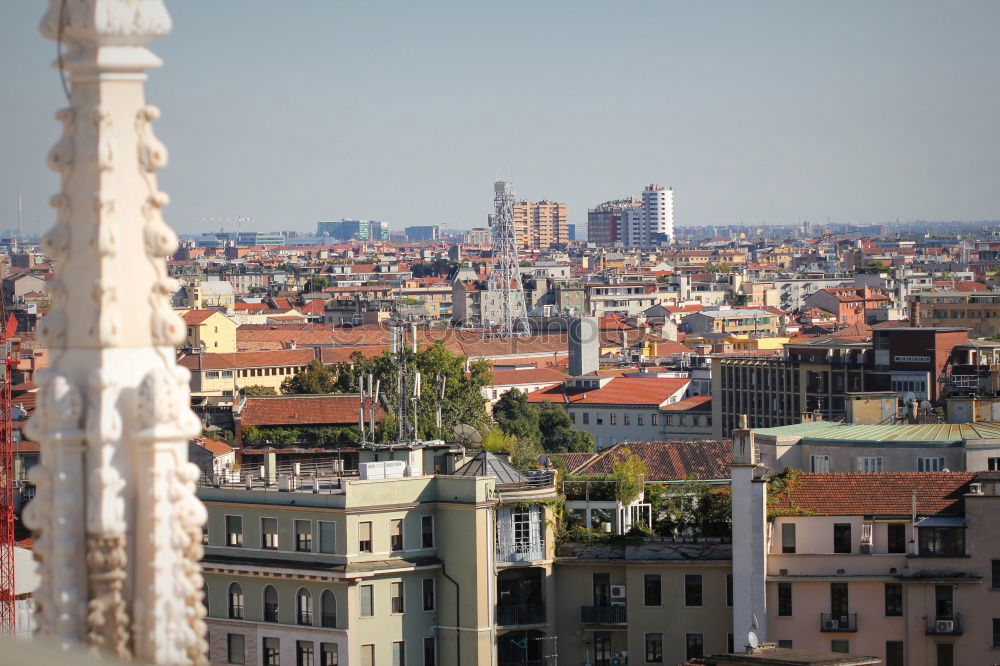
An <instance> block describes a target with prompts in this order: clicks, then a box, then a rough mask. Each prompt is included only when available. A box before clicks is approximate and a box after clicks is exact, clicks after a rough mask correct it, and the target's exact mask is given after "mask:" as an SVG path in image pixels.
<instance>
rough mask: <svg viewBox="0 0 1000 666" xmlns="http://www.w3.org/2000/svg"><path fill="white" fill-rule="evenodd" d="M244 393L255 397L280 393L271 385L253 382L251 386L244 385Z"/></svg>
mask: <svg viewBox="0 0 1000 666" xmlns="http://www.w3.org/2000/svg"><path fill="white" fill-rule="evenodd" d="M243 395H245V396H248V397H253V396H256V395H278V392H277V391H275V390H274V389H273V388H271V387H270V386H262V385H261V384H251V385H250V386H244V387H243Z"/></svg>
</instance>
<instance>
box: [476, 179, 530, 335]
mask: <svg viewBox="0 0 1000 666" xmlns="http://www.w3.org/2000/svg"><path fill="white" fill-rule="evenodd" d="M493 191H494V199H493V200H494V203H495V205H496V212H495V214H494V215H493V218H492V219H491V220H490V225H491V226H492V227H493V241H492V249H493V269H492V270H491V271H490V277H489V281H488V284H487V294H488V298H489V302H490V303H491V304H494V305H495V306H496V307H495V310H493V312H492V314H495V315H496V316H497V318H498V321H495V322H494V321H491V320H489V319H487V316H486V315H487V312H488V311H487V310H486V309H485V308H484V311H483V314H482V317H483V337H494V338H514V337H521V336H525V335H528V310H527V307H526V305H525V302H524V285H523V284H522V283H521V269H520V266H518V263H517V235H516V233H515V231H514V188H513V187H512V186H511V184H510V183H508V182H507V181H505V180H498V181H496V182H495V183H494V184H493Z"/></svg>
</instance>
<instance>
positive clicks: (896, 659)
mask: <svg viewBox="0 0 1000 666" xmlns="http://www.w3.org/2000/svg"><path fill="white" fill-rule="evenodd" d="M885 666H906V665H905V663H904V662H903V641H886V642H885Z"/></svg>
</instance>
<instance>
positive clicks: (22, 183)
mask: <svg viewBox="0 0 1000 666" xmlns="http://www.w3.org/2000/svg"><path fill="white" fill-rule="evenodd" d="M168 8H169V10H170V11H171V13H172V15H173V19H174V24H175V28H174V30H173V32H172V34H171V35H169V36H168V37H167V38H166V39H164V40H161V41H158V42H157V43H156V44H155V45H153V50H154V51H155V52H156V53H157V54H158V55H159V56H161V57H162V58H163V59H164V61H165V62H166V63H167V64H166V66H165V67H164V68H163V69H162V70H159V71H157V72H156V76H154V77H152V78H151V80H150V82H149V85H148V88H149V90H148V101H149V102H150V103H151V104H155V105H157V106H158V107H159V108H160V109H161V111H162V112H163V116H162V118H161V119H160V121H159V123H158V128H159V131H160V133H161V135H162V136H163V138H164V141H165V143H166V144H167V145H168V146H170V150H171V155H170V162H169V164H168V166H167V168H166V169H165V170H164V171H163V173H162V183H163V189H164V191H166V192H167V193H168V194H169V195H170V196H171V205H170V206H169V207H168V208H167V209H166V217H167V219H168V221H169V222H170V223H171V224H172V225H173V226H174V227H175V228H177V229H178V231H180V232H181V233H197V232H200V231H214V230H216V229H217V228H218V227H219V226H223V225H220V224H213V225H212V226H211V227H206V226H205V225H204V224H203V223H199V222H195V221H194V220H195V218H202V217H228V216H236V215H242V216H248V217H253V218H254V222H253V223H251V224H250V225H248V226H245V227H244V228H245V229H247V230H258V231H269V230H276V229H296V230H302V231H308V230H309V229H310V228H313V227H314V226H315V223H316V221H317V220H338V219H341V218H347V219H359V218H360V219H376V220H386V221H388V222H389V224H390V227H391V228H392V229H394V230H401V229H403V228H404V227H406V226H413V225H429V224H446V225H448V228H463V229H468V228H472V227H480V226H484V225H485V223H486V216H487V215H488V213H489V211H490V207H491V196H490V184H491V182H492V180H493V179H494V178H495V177H496V176H497V175H498V173H499V174H500V175H503V176H504V177H509V178H510V179H511V180H512V182H513V184H514V187H515V190H516V192H517V194H518V198H519V199H520V198H524V199H527V200H529V201H538V200H542V199H549V200H553V201H559V202H565V203H567V205H568V210H569V222H570V223H571V224H575V225H576V226H577V228H578V229H582V228H584V227H585V226H586V211H587V209H588V208H590V207H593V206H595V205H597V204H599V203H600V202H602V201H606V200H609V199H615V198H619V197H622V196H629V195H633V194H638V193H640V192H641V191H642V188H643V187H644V186H645V185H648V184H649V183H658V184H661V185H664V186H667V187H672V188H673V189H674V190H675V192H676V194H677V203H676V206H677V210H676V216H677V219H676V224H677V226H678V227H683V226H693V225H694V226H697V225H710V224H718V225H726V224H738V223H741V222H743V223H746V224H760V223H761V222H763V223H767V224H774V225H779V224H795V223H798V222H801V221H802V220H810V221H813V222H825V220H826V219H827V218H828V217H829V218H830V219H831V220H832V221H834V222H887V221H891V220H896V219H900V220H913V219H947V220H952V219H962V220H980V219H995V218H996V217H998V212H997V206H996V203H995V195H994V191H993V190H994V183H995V177H994V174H995V173H996V172H997V170H998V167H1000V158H998V156H997V155H998V153H997V151H995V150H991V147H992V146H995V145H996V143H997V142H998V140H1000V128H997V127H996V125H995V123H993V122H992V120H991V115H990V110H991V109H993V108H996V106H997V102H998V101H1000V88H998V86H997V84H996V83H995V79H994V77H993V76H992V72H991V70H990V67H991V64H992V63H993V62H996V60H997V56H998V55H1000V45H997V44H996V43H995V42H993V41H992V40H991V38H990V34H989V30H990V28H989V26H992V25H995V24H996V23H997V19H998V18H1000V6H997V5H995V4H993V3H963V4H962V5H961V12H956V11H954V7H950V6H943V5H937V4H932V3H891V2H887V3H879V4H878V5H875V6H869V5H866V4H863V3H849V4H838V5H837V6H832V5H829V6H828V5H820V4H814V5H797V6H795V7H792V8H789V7H787V6H782V5H780V4H778V3H757V4H755V5H754V7H753V8H752V9H751V8H746V7H738V6H735V5H725V4H719V3H704V4H700V5H698V6H681V5H670V6H666V5H652V4H644V3H633V4H629V5H627V8H626V10H625V11H622V10H620V9H618V8H611V7H607V6H602V5H597V4H584V5H582V6H575V7H574V10H575V11H574V12H573V13H569V12H567V11H566V10H565V8H561V7H558V6H557V5H549V6H540V7H538V6H529V5H527V4H525V3H512V4H511V3H508V5H507V9H506V11H504V12H496V13H487V12H486V11H485V10H483V9H480V8H476V7H469V6H465V5H463V4H459V3H435V4H432V5H426V6H424V5H422V6H420V7H415V6H407V5H405V4H399V3H394V4H392V9H391V11H392V12H394V14H395V15H396V17H397V19H398V20H394V21H392V22H388V23H386V22H384V21H382V20H381V19H382V16H383V12H382V11H375V10H373V9H371V8H369V7H365V6H352V5H347V4H333V3H330V4H327V3H322V4H320V3H304V4H300V5H297V6H296V7H295V8H294V11H288V9H287V7H282V8H280V9H279V6H278V5H271V4H269V3H262V2H244V3H241V4H240V5H239V11H237V8H236V5H229V4H225V3H216V4H213V5H211V6H206V5H204V4H202V3H193V2H183V1H175V2H169V3H168ZM722 10H725V11H722ZM8 19H9V20H7V21H5V22H4V25H3V26H2V27H0V30H2V31H3V33H0V34H2V35H3V40H2V43H3V46H2V47H0V48H2V49H3V53H4V55H5V56H6V57H4V58H2V59H0V60H2V63H0V68H2V69H0V71H2V72H3V73H4V76H5V79H6V80H7V81H8V86H9V88H10V91H11V95H10V96H11V99H16V100H17V104H11V105H8V106H7V107H6V108H5V110H4V111H2V112H0V113H2V117H3V118H4V120H5V125H6V127H7V132H6V137H7V140H6V141H5V145H6V148H7V157H8V159H7V160H5V166H4V167H3V171H0V227H13V226H14V225H15V223H16V215H17V197H18V196H19V195H20V196H22V197H23V202H24V204H23V223H24V229H25V231H26V232H27V233H32V232H37V231H40V230H45V229H47V228H48V227H49V226H51V223H52V220H53V219H54V215H53V211H52V210H51V209H50V208H49V206H48V204H47V201H48V198H49V197H50V196H51V195H52V194H53V193H54V192H55V191H56V182H57V181H56V177H55V175H54V174H52V173H51V172H49V171H48V170H47V169H46V168H45V166H44V164H43V160H42V159H40V158H39V155H44V154H45V152H46V151H47V150H48V148H49V147H50V146H51V145H52V143H53V142H54V141H55V139H56V138H57V136H58V133H59V127H58V123H57V122H55V121H54V120H53V119H52V117H51V114H50V109H53V108H57V107H58V106H60V105H61V104H60V102H61V100H60V97H61V91H60V88H59V86H58V76H57V74H56V72H55V71H54V70H48V65H49V64H50V63H51V61H52V60H53V59H54V49H53V48H52V45H51V44H48V43H46V42H45V41H44V40H40V39H38V36H37V23H38V12H37V7H36V6H35V5H33V4H30V3H24V4H19V5H12V6H11V7H10V8H8ZM285 35H288V36H289V37H285ZM292 35H295V36H296V37H294V38H293V37H291V36H292ZM615 35H617V37H616V36H615ZM610 44H613V48H611V47H610V46H605V45H610ZM257 45H266V46H265V47H258V46H257ZM930 45H932V47H931V46H930ZM595 46H596V47H597V48H595ZM15 56H16V57H15ZM39 71H48V72H49V73H48V75H47V76H38V74H37V72H39ZM63 104H64V102H63Z"/></svg>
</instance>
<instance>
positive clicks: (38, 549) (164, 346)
mask: <svg viewBox="0 0 1000 666" xmlns="http://www.w3.org/2000/svg"><path fill="white" fill-rule="evenodd" d="M169 30H170V17H169V16H168V14H167V11H166V9H165V8H164V6H163V3H162V1H161V0H50V5H49V9H48V12H47V13H46V14H45V17H44V18H43V19H42V24H41V31H42V34H44V35H45V36H46V37H48V38H50V39H53V40H57V41H59V42H61V44H62V46H61V52H62V58H61V59H62V66H63V69H64V71H65V74H66V79H67V81H66V82H67V85H68V87H69V96H70V102H69V106H68V107H67V108H64V109H62V110H60V111H59V112H58V113H57V114H56V118H57V119H58V120H59V121H61V122H62V126H63V135H62V138H61V139H60V140H59V141H58V142H57V143H56V145H55V146H54V147H53V148H52V151H51V152H50V153H49V157H48V162H49V166H50V167H51V168H52V169H53V170H55V171H56V172H58V173H59V176H60V185H61V189H60V191H59V192H58V193H57V194H56V195H55V196H53V197H52V205H53V207H54V208H55V209H56V214H57V220H56V224H55V226H54V227H53V228H52V229H51V230H50V231H49V232H48V234H47V235H46V236H45V239H44V248H45V250H46V252H48V253H49V254H50V256H52V258H53V259H54V261H55V265H56V279H54V280H52V281H50V282H49V296H50V297H51V299H52V309H51V312H50V314H49V315H48V316H47V317H46V318H45V319H44V320H43V322H42V323H41V325H40V326H39V336H40V337H41V339H42V341H43V343H44V344H46V345H47V346H48V347H49V349H50V357H51V366H50V367H49V368H48V369H47V370H45V371H43V372H42V373H39V384H40V390H39V398H38V403H37V408H36V413H35V415H34V417H33V418H32V420H31V423H30V426H29V427H30V430H29V434H30V435H31V436H32V437H33V438H35V439H37V440H38V441H39V442H40V443H41V449H42V459H41V464H40V465H39V466H37V467H35V468H34V469H33V470H32V472H31V475H32V480H33V481H34V482H35V484H36V486H37V495H36V496H35V498H34V500H32V502H31V503H30V504H29V506H28V508H27V510H26V511H25V522H26V523H27V524H28V526H29V527H31V528H32V529H33V530H34V531H35V533H36V542H35V556H36V558H37V559H38V560H39V563H40V568H41V570H40V573H41V577H42V583H41V586H40V588H39V589H38V590H37V592H36V593H35V600H36V602H37V604H38V618H37V620H38V634H37V636H36V638H37V639H41V640H45V641H47V642H50V643H55V644H58V645H61V646H63V647H64V648H72V647H74V646H78V645H80V644H89V645H93V646H96V647H98V648H100V649H101V650H105V651H107V652H108V653H110V654H115V655H118V656H120V657H123V658H128V657H132V658H135V659H137V660H142V661H145V662H148V663H153V664H197V663H204V662H205V652H206V647H207V646H206V645H205V640H204V636H205V625H204V622H203V617H204V615H205V611H204V606H203V605H202V580H201V571H200V568H199V565H198V560H199V559H200V558H201V525H202V524H203V523H204V521H205V510H204V507H203V506H202V505H201V503H200V502H199V501H198V499H197V498H196V497H195V480H196V478H197V471H196V469H195V467H194V466H193V465H191V464H189V463H188V462H187V441H188V439H189V438H190V437H192V436H193V435H195V434H197V433H198V432H199V422H198V419H197V418H196V417H195V416H194V414H193V413H192V412H191V410H190V407H189V394H188V373H187V371H186V370H183V369H180V368H178V367H177V366H176V364H175V361H174V358H175V353H174V346H175V345H176V344H178V343H180V342H181V341H183V339H184V329H183V325H182V323H181V321H180V319H179V318H178V317H177V316H176V315H175V314H174V313H173V311H172V310H171V308H170V303H169V297H170V295H171V294H172V293H173V292H174V291H175V290H176V288H177V284H176V283H175V281H174V280H172V279H170V278H169V277H167V271H166V264H165V261H164V259H165V258H166V257H167V256H169V255H170V254H172V253H173V251H174V250H175V248H176V242H177V238H176V236H175V235H174V233H173V232H172V231H171V230H170V228H169V227H167V226H166V224H165V223H164V222H163V218H162V216H161V209H162V208H163V206H165V205H166V203H167V201H168V198H167V195H166V194H164V193H163V192H160V191H159V190H158V189H157V187H156V178H155V176H154V174H155V172H156V171H158V170H159V169H161V168H162V167H163V166H164V165H165V164H166V159H167V154H166V150H165V148H164V147H163V145H162V144H161V143H160V142H159V141H158V140H157V139H156V137H155V136H153V130H152V126H151V123H152V121H153V120H155V119H156V118H157V116H158V115H159V112H158V111H157V109H156V108H155V107H152V106H147V105H146V103H145V100H144V97H143V82H144V81H145V79H146V74H145V70H146V69H148V68H151V67H157V66H159V65H160V60H159V59H158V58H157V57H156V56H155V55H153V54H152V53H151V52H150V51H148V50H147V49H146V48H145V44H146V42H148V41H150V40H152V39H155V38H158V37H162V36H163V35H165V34H166V33H167V32H168V31H169Z"/></svg>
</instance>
